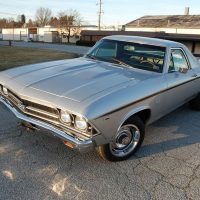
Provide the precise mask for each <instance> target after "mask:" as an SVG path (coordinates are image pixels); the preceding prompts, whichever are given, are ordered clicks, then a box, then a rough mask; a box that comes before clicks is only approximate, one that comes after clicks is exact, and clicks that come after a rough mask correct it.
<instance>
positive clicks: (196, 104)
mask: <svg viewBox="0 0 200 200" xmlns="http://www.w3.org/2000/svg"><path fill="white" fill-rule="evenodd" d="M190 107H191V108H192V109H193V110H200V94H198V95H197V97H196V98H194V99H193V100H191V101H190Z"/></svg>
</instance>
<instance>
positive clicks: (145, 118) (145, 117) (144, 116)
mask: <svg viewBox="0 0 200 200" xmlns="http://www.w3.org/2000/svg"><path fill="white" fill-rule="evenodd" d="M134 116H138V117H139V118H140V119H141V120H142V121H143V122H144V124H146V123H147V121H148V120H149V119H150V116H151V110H150V109H145V110H141V111H139V112H137V113H135V114H134V115H132V116H131V117H129V118H128V119H127V120H129V119H131V118H132V117H134ZM127 120H126V121H127Z"/></svg>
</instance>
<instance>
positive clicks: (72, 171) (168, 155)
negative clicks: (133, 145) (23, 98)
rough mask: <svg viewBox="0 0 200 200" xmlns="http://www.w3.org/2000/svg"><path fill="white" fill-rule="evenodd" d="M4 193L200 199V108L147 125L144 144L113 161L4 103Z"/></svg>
mask: <svg viewBox="0 0 200 200" xmlns="http://www.w3.org/2000/svg"><path fill="white" fill-rule="evenodd" d="M0 113H1V115H0V117H1V118H0V119H1V120H0V185H1V187H0V199H2V200H5V199H6V200H7V199H9V200H12V199H29V200H31V199H33V200H35V199H43V200H47V199H48V200H49V199H67V200H69V199H84V200H86V199H92V200H93V199H100V200H102V199H123V200H124V199H131V200H132V199H137V200H139V199H142V200H146V199H160V200H161V199H162V200H165V199H166V200H176V199H177V200H178V199H179V200H184V199H198V200H199V199H200V123H199V122H200V113H199V112H195V111H191V110H190V109H189V108H188V107H187V106H183V107H181V108H179V109H178V110H176V111H175V112H173V113H171V114H170V115H168V116H166V117H165V118H163V119H161V120H159V121H158V122H156V123H154V124H153V125H151V126H149V127H148V128H147V130H146V138H145V142H144V145H143V147H142V148H141V150H140V151H139V152H138V153H137V155H136V156H133V157H132V158H130V159H129V160H127V161H124V162H118V163H111V162H107V161H103V160H101V159H100V158H99V157H98V156H97V154H96V153H95V152H92V153H89V154H82V155H81V154H79V153H76V152H73V151H71V150H68V149H66V147H65V146H64V145H63V144H62V142H61V141H60V140H58V139H55V138H53V137H51V136H48V135H47V134H46V133H45V132H41V131H40V132H27V131H25V130H24V128H22V127H20V126H18V123H17V121H16V119H15V118H14V117H13V115H12V114H11V113H10V112H8V111H6V109H5V107H4V106H3V105H0Z"/></svg>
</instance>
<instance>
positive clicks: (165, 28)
mask: <svg viewBox="0 0 200 200" xmlns="http://www.w3.org/2000/svg"><path fill="white" fill-rule="evenodd" d="M124 29H125V30H126V31H143V32H144V31H147V32H165V33H179V34H200V15H153V16H144V17H141V18H139V19H136V20H133V21H131V22H129V23H127V24H125V25H124Z"/></svg>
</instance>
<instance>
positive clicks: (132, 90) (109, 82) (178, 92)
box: [0, 36, 200, 161]
mask: <svg viewBox="0 0 200 200" xmlns="http://www.w3.org/2000/svg"><path fill="white" fill-rule="evenodd" d="M199 78H200V63H199V61H198V60H197V59H196V58H195V57H194V56H193V55H192V54H191V52H190V51H189V50H188V49H187V48H186V47H185V46H184V45H182V44H180V43H177V42H172V41H165V40H159V39H152V38H143V37H132V36H109V37H105V38H103V39H102V40H100V41H99V42H98V43H97V44H96V45H95V46H94V47H93V48H92V49H91V50H90V51H89V52H88V53H87V54H86V55H85V56H83V57H81V58H77V59H72V60H60V61H54V62H46V63H39V64H34V65H27V66H23V67H18V68H15V69H10V70H7V71H3V72H1V73H0V101H1V102H2V103H3V104H4V105H5V106H6V107H7V108H8V109H9V110H11V111H12V112H13V113H14V114H15V116H16V117H17V118H19V119H20V120H22V121H23V124H24V125H25V126H28V127H30V128H33V129H38V128H39V129H46V130H49V132H50V133H52V134H53V135H54V136H56V137H58V138H60V139H62V140H63V142H64V144H65V145H66V146H67V147H69V148H71V149H76V150H79V151H81V152H86V151H88V150H92V149H95V148H96V150H97V152H98V153H99V155H100V156H101V157H102V158H104V159H107V160H111V161H120V160H125V159H127V158H128V157H130V156H131V155H133V154H134V153H135V152H136V151H137V150H138V149H139V147H140V146H141V144H142V142H143V139H144V135H145V125H148V124H150V123H152V122H154V121H155V120H157V119H159V118H161V117H163V116H164V115H166V114H167V113H169V112H171V111H172V110H174V109H176V108H177V107H179V106H181V105H183V104H184V103H186V102H190V105H191V107H192V108H193V109H197V110H200V94H199V92H200V79H199Z"/></svg>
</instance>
